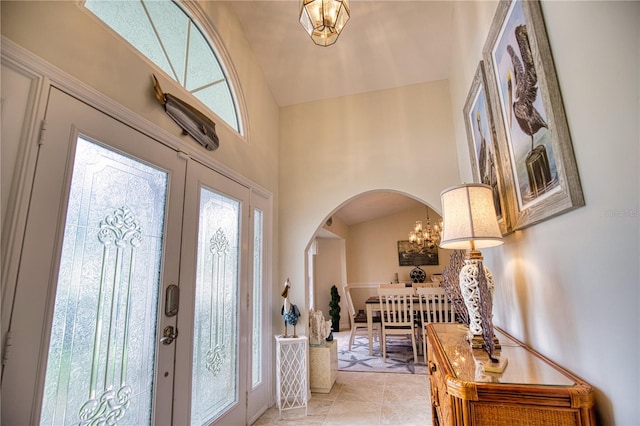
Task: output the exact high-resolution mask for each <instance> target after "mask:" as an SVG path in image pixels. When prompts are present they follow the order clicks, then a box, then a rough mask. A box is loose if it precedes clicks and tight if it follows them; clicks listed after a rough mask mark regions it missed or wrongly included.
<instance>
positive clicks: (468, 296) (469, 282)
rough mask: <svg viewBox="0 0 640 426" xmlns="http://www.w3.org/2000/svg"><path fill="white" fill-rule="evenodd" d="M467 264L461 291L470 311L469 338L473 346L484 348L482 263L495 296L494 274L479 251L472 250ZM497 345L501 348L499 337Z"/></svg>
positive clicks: (496, 341)
mask: <svg viewBox="0 0 640 426" xmlns="http://www.w3.org/2000/svg"><path fill="white" fill-rule="evenodd" d="M464 262H465V265H464V266H463V267H462V269H461V270H460V276H459V278H460V281H459V282H460V291H461V293H462V297H463V299H464V303H465V306H466V307H467V311H468V312H469V335H468V337H467V338H468V340H469V343H471V347H472V348H474V349H476V348H478V349H479V348H482V347H483V346H484V338H483V335H482V316H481V314H480V289H479V288H478V284H479V281H478V269H479V267H480V265H482V267H483V270H484V275H485V278H486V281H487V287H488V288H489V292H490V293H491V297H492V298H493V289H494V287H495V285H494V282H493V275H492V274H491V271H489V268H487V267H486V266H485V265H484V264H483V263H482V255H481V254H480V252H478V251H471V252H469V253H468V254H467V258H466V259H465V261H464ZM494 342H495V345H496V346H495V347H496V348H499V347H500V344H499V342H498V339H497V338H494Z"/></svg>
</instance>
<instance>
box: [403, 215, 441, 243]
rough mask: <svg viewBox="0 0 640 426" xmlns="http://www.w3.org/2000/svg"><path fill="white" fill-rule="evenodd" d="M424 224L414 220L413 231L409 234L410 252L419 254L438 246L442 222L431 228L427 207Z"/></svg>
mask: <svg viewBox="0 0 640 426" xmlns="http://www.w3.org/2000/svg"><path fill="white" fill-rule="evenodd" d="M424 222H426V224H424ZM424 222H423V221H422V220H416V224H415V226H414V228H413V231H411V232H409V243H410V244H411V250H412V251H416V252H419V253H425V252H426V251H427V250H429V249H433V248H434V247H437V246H438V244H440V236H441V235H440V234H441V232H442V221H440V223H439V224H437V225H433V227H432V226H431V219H429V207H427V218H426V219H425V220H424Z"/></svg>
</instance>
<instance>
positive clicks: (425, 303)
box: [415, 287, 456, 364]
mask: <svg viewBox="0 0 640 426" xmlns="http://www.w3.org/2000/svg"><path fill="white" fill-rule="evenodd" d="M415 291H416V296H417V297H418V303H419V304H420V314H419V316H418V321H417V323H418V327H420V331H421V333H420V340H422V354H423V355H424V363H425V364H427V324H428V323H430V322H456V314H455V309H454V307H453V304H452V303H451V302H450V301H449V298H448V297H447V293H446V292H445V291H444V289H443V288H429V287H418V288H416V289H415Z"/></svg>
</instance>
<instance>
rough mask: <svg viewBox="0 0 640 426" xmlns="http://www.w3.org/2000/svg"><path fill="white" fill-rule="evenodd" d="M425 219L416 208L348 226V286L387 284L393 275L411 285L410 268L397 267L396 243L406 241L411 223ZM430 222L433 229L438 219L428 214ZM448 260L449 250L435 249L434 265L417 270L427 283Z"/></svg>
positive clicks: (424, 214)
mask: <svg viewBox="0 0 640 426" xmlns="http://www.w3.org/2000/svg"><path fill="white" fill-rule="evenodd" d="M425 217H426V210H425V208H424V207H416V208H412V209H407V210H405V211H402V212H399V213H396V214H392V215H389V216H386V217H381V218H378V219H375V220H370V221H367V222H363V223H359V224H357V225H353V226H350V227H349V237H348V238H347V278H348V280H349V283H385V282H386V283H390V282H392V281H393V280H394V278H395V274H396V273H397V274H398V279H399V281H404V282H406V281H411V277H410V276H409V274H410V273H411V270H412V269H413V268H414V266H400V265H399V262H398V241H400V240H408V239H409V231H411V230H412V229H413V226H414V224H415V221H416V220H422V219H424V218H425ZM430 219H431V224H432V225H433V224H435V223H437V222H438V221H439V220H440V216H437V215H436V214H434V212H433V211H431V213H430ZM450 256H451V250H444V249H438V264H437V265H421V266H420V267H421V268H422V269H423V270H424V271H425V272H426V273H427V278H428V279H430V278H431V274H436V273H442V270H443V268H444V267H445V266H447V265H448V264H449V257H450Z"/></svg>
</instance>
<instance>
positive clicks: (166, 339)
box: [160, 325, 178, 345]
mask: <svg viewBox="0 0 640 426" xmlns="http://www.w3.org/2000/svg"><path fill="white" fill-rule="evenodd" d="M177 338H178V329H177V328H176V329H174V328H173V326H172V325H168V326H166V327H165V328H164V331H163V332H162V338H161V339H160V343H162V344H164V345H170V344H171V343H173V341H174V340H176V339H177Z"/></svg>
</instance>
